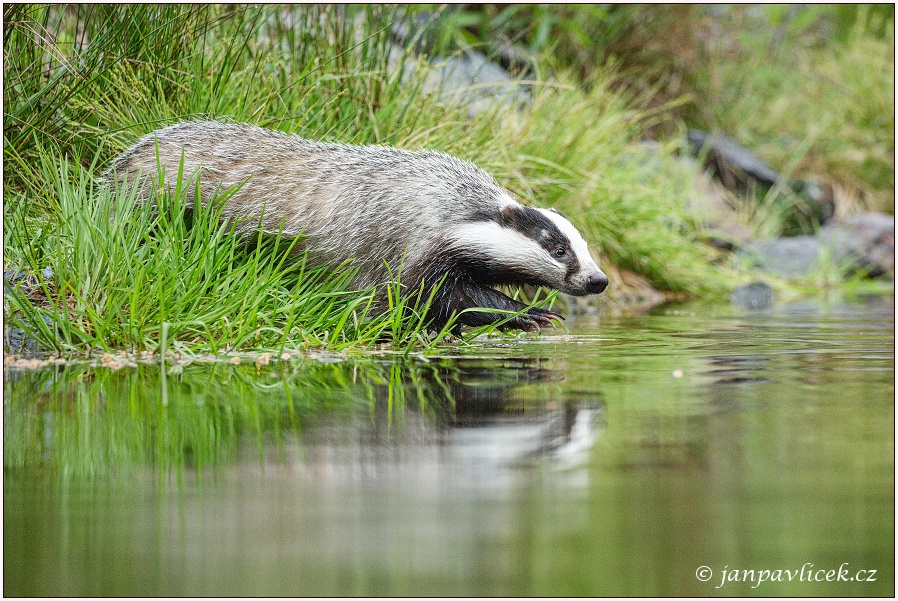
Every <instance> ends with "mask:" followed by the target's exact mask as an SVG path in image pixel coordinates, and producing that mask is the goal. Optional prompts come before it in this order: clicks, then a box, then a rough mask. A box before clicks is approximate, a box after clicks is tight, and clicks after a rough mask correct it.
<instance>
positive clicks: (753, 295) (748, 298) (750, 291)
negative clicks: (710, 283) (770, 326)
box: [730, 281, 774, 311]
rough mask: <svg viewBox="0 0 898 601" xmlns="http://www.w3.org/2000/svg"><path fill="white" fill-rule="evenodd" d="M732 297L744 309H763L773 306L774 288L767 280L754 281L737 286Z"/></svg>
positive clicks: (735, 303) (734, 302)
mask: <svg viewBox="0 0 898 601" xmlns="http://www.w3.org/2000/svg"><path fill="white" fill-rule="evenodd" d="M730 299H731V300H732V301H733V304H734V305H737V306H739V307H742V308H743V309H749V310H752V311H762V310H764V309H769V308H770V307H772V306H773V301H774V295H773V288H771V287H770V285H769V284H767V283H765V282H761V281H757V282H752V283H751V284H746V285H745V286H739V287H738V288H736V289H735V290H734V291H733V295H732V296H731V297H730Z"/></svg>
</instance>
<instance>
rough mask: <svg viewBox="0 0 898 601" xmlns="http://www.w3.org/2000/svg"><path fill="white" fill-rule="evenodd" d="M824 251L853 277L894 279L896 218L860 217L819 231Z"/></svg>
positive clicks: (851, 217)
mask: <svg viewBox="0 0 898 601" xmlns="http://www.w3.org/2000/svg"><path fill="white" fill-rule="evenodd" d="M819 238H820V241H821V243H822V244H823V246H824V248H827V249H829V250H830V251H831V252H832V255H833V259H834V260H835V261H837V262H838V263H840V264H845V265H846V266H847V267H848V269H849V270H850V271H851V272H852V273H860V274H865V275H867V276H869V277H881V276H886V275H891V277H893V278H894V277H895V217H893V216H891V215H885V214H883V213H858V214H855V215H849V216H848V217H845V218H843V219H840V220H839V221H837V222H833V223H829V224H827V225H826V226H824V227H823V228H822V229H821V230H820V234H819Z"/></svg>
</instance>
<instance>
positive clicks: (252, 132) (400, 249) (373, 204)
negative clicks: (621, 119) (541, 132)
mask: <svg viewBox="0 0 898 601" xmlns="http://www.w3.org/2000/svg"><path fill="white" fill-rule="evenodd" d="M157 149H158V150H157ZM157 153H158V154H157ZM182 156H183V161H184V176H185V180H187V178H191V179H190V180H189V181H190V184H189V185H185V188H186V191H187V195H188V202H190V203H193V202H195V201H196V199H195V198H193V196H194V189H195V179H193V178H195V177H197V176H198V177H199V179H200V194H201V200H202V201H203V202H206V201H208V200H209V199H210V198H212V197H214V196H215V195H216V193H220V192H221V191H222V190H224V189H227V188H231V187H233V186H240V187H239V189H238V190H237V191H236V192H235V193H234V195H233V196H232V197H231V198H230V199H229V200H228V201H227V203H226V205H225V207H224V209H223V218H225V219H228V220H231V221H233V222H235V223H236V224H237V226H236V227H237V232H238V234H240V235H242V236H248V235H250V234H251V233H253V232H256V231H258V230H259V228H260V227H261V229H262V230H263V231H264V232H267V233H271V234H275V233H277V232H278V231H283V234H284V235H285V236H287V237H295V236H302V241H301V243H302V245H303V248H304V249H306V250H308V252H309V260H310V262H311V264H314V265H326V266H331V267H339V266H340V265H343V264H344V263H345V262H347V261H351V267H352V268H354V269H356V270H357V272H356V273H357V275H356V276H355V279H354V281H353V285H354V286H356V287H358V288H359V289H363V288H368V287H370V286H381V285H383V284H385V283H387V282H388V281H389V280H390V279H391V278H390V272H389V270H388V269H387V266H386V265H385V263H384V261H386V262H387V263H389V265H390V269H392V270H393V274H394V276H395V273H396V272H397V271H398V269H399V267H400V264H401V265H402V283H403V286H404V288H405V289H411V290H412V292H416V291H417V289H418V287H419V286H420V285H421V284H422V283H423V284H424V286H425V298H427V296H428V295H429V291H430V290H431V289H432V288H433V286H434V285H435V284H436V283H437V282H439V281H440V280H441V279H442V278H443V277H444V276H445V282H444V284H443V286H442V287H441V289H440V292H439V293H438V295H437V297H436V299H435V302H434V309H433V310H432V317H433V318H434V320H435V325H436V327H440V326H441V325H442V324H443V323H445V321H446V320H447V319H448V318H449V316H450V315H451V314H452V313H453V312H459V311H462V310H464V309H467V308H470V307H474V306H480V307H493V308H499V309H506V310H514V311H517V310H520V309H523V308H524V305H522V304H521V303H518V302H517V301H514V300H512V299H510V298H508V297H507V296H505V295H503V294H501V293H499V292H497V291H495V290H492V289H491V288H490V286H494V285H500V284H535V285H547V286H550V287H553V288H556V289H560V290H563V291H565V292H569V293H571V294H590V293H598V292H601V291H602V290H603V289H604V288H605V286H606V285H607V278H606V277H605V276H604V274H602V273H601V271H599V269H598V267H596V265H595V263H594V262H593V261H592V259H591V258H590V257H589V253H588V250H587V249H586V245H585V243H583V241H582V237H580V236H579V234H578V233H577V232H576V230H575V229H574V228H573V226H571V225H570V223H569V222H568V221H567V220H566V219H564V218H563V217H561V216H560V215H558V214H557V213H554V212H551V211H546V210H543V209H532V208H529V207H525V206H523V205H521V204H520V203H518V202H517V201H515V200H514V199H513V198H512V197H511V195H510V193H509V192H508V191H506V190H505V189H503V188H502V187H501V186H500V185H499V184H498V183H497V182H496V181H495V180H494V179H493V178H492V177H491V176H490V175H488V174H487V173H486V172H484V171H483V170H481V169H480V168H478V167H476V166H474V165H472V164H471V163H467V162H465V161H461V160H459V159H456V158H453V157H450V156H448V155H445V154H442V153H438V152H431V151H409V150H401V149H397V148H390V147H385V146H350V145H344V144H333V143H323V142H315V141H311V140H306V139H303V138H300V137H298V136H295V135H289V134H284V133H280V132H275V131H271V130H268V129H263V128H261V127H256V126H253V125H245V124H226V123H220V122H215V121H198V122H187V123H181V124H178V125H173V126H171V127H167V128H165V129H162V130H159V131H156V132H153V133H151V134H149V135H147V136H145V137H144V138H142V139H141V140H140V141H138V142H137V144H136V145H135V146H134V147H132V148H131V149H130V150H128V151H126V152H125V153H123V154H122V155H121V156H119V157H118V158H116V159H115V160H114V162H113V164H112V166H111V168H110V170H109V172H108V175H107V180H108V182H109V183H110V184H115V187H116V188H119V187H121V186H122V184H124V183H125V182H127V183H128V185H129V186H134V185H136V186H139V191H138V197H139V198H140V199H141V200H144V201H148V200H150V199H151V198H152V197H153V194H154V189H153V188H154V186H155V185H156V183H157V182H158V181H159V178H158V175H157V163H158V164H159V165H161V166H162V167H163V168H164V172H165V177H164V180H165V185H166V186H168V187H174V182H175V179H176V177H177V174H178V171H179V167H180V163H181V160H182ZM260 217H262V219H261V223H260ZM559 228H560V229H559ZM572 242H573V246H572ZM558 248H563V249H567V254H566V255H565V254H564V252H563V250H558ZM550 253H555V255H554V256H550ZM559 256H560V257H561V258H558V257H559ZM503 318H504V317H503V316H501V315H496V314H489V313H484V312H469V313H467V314H465V315H462V317H461V319H460V321H461V322H462V323H464V324H467V325H481V324H485V323H494V322H496V321H498V320H501V319H503ZM559 318H560V316H558V315H557V314H555V313H551V312H548V311H541V310H538V309H533V310H531V311H530V313H529V314H528V315H524V316H522V317H521V318H519V319H516V320H514V321H512V322H510V323H509V324H508V325H507V326H506V327H510V328H520V329H525V330H535V329H538V328H539V326H540V325H547V324H551V320H552V319H559Z"/></svg>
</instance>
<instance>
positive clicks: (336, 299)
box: [4, 160, 451, 353]
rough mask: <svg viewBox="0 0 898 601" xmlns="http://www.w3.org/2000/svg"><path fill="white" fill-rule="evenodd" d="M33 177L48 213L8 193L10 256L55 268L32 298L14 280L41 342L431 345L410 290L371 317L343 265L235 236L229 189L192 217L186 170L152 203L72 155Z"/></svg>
mask: <svg viewBox="0 0 898 601" xmlns="http://www.w3.org/2000/svg"><path fill="white" fill-rule="evenodd" d="M41 174H42V177H43V178H44V181H45V182H49V184H50V187H51V189H50V190H48V196H49V198H48V199H47V202H50V203H58V204H56V205H55V211H54V214H55V218H56V221H55V222H45V224H46V226H45V227H44V228H38V227H37V226H36V225H35V223H34V222H33V221H31V220H29V218H28V216H27V209H26V207H27V199H26V197H25V196H24V195H23V196H20V197H18V198H14V199H11V200H12V202H9V203H8V204H7V209H6V211H7V213H6V215H5V219H4V221H5V225H6V235H7V261H10V262H13V263H15V264H17V265H19V266H24V267H26V271H30V272H32V273H38V272H42V271H44V270H45V269H46V268H48V267H49V268H50V271H51V272H52V276H51V277H49V278H44V277H41V278H40V282H39V286H38V289H37V290H32V291H31V293H30V294H26V293H25V291H24V290H23V289H21V288H17V287H13V288H12V290H11V291H10V292H9V293H8V294H7V300H8V301H9V303H10V305H11V307H12V309H13V311H11V313H10V317H11V321H12V322H13V323H14V324H18V325H20V326H23V327H25V328H27V329H29V330H35V329H36V331H35V332H34V333H35V335H36V337H37V338H38V340H39V341H40V342H41V343H42V344H43V345H44V346H45V347H46V348H48V349H54V350H57V351H74V352H78V351H85V350H89V349H96V350H103V351H112V350H118V349H124V350H128V351H135V352H136V351H159V352H163V353H164V352H166V351H173V352H182V353H197V352H206V353H220V352H226V351H231V350H238V349H261V350H271V351H276V352H279V353H280V352H284V351H285V350H292V349H297V348H299V349H308V348H328V349H335V350H339V349H343V348H346V347H348V346H351V347H363V348H364V347H372V346H374V345H377V344H383V343H389V344H390V346H392V347H393V348H399V349H402V348H412V347H418V346H423V347H424V348H427V347H429V346H431V345H432V344H433V342H434V341H435V340H436V338H435V337H432V336H429V335H428V334H427V325H428V323H427V322H426V321H425V319H424V312H426V310H427V307H428V303H421V304H420V307H418V309H417V310H414V309H413V308H412V307H411V305H410V303H411V302H412V301H413V300H416V299H414V298H413V297H412V298H405V297H403V298H395V295H391V297H390V298H391V301H390V306H389V310H388V311H386V312H378V311H376V310H375V300H374V291H373V290H368V291H360V292H355V291H351V290H350V289H349V286H348V281H349V279H350V278H351V276H352V272H351V270H349V269H346V270H342V271H339V272H336V273H335V272H331V271H325V270H322V269H320V268H319V269H311V268H308V267H307V265H306V261H305V258H304V256H303V255H301V254H298V253H295V252H291V251H292V250H293V246H294V245H295V242H296V240H292V241H289V240H281V239H280V238H279V237H273V238H270V239H263V238H262V237H257V238H256V239H254V240H252V241H250V242H244V241H241V239H240V238H239V237H238V236H236V235H233V228H234V226H235V225H236V224H231V225H228V224H227V223H223V222H222V221H221V220H220V213H221V209H222V207H223V204H224V203H225V202H227V199H228V197H229V196H230V195H231V194H232V193H233V192H234V190H233V189H232V190H228V191H225V192H224V193H223V194H222V195H221V196H220V197H218V198H217V199H216V200H215V201H214V202H210V203H209V204H208V205H207V206H197V207H194V208H193V210H192V211H188V210H187V203H186V193H187V190H186V189H184V187H183V186H182V179H183V178H182V177H181V175H182V174H180V173H179V177H178V179H177V185H176V187H175V190H174V191H173V192H172V193H170V194H169V193H162V194H160V195H158V196H157V197H156V198H155V202H154V203H138V202H136V201H135V195H134V193H133V192H132V193H124V192H122V191H115V193H113V191H111V190H108V189H105V188H103V187H99V186H97V185H95V183H94V178H93V171H92V170H91V169H90V168H87V169H85V168H82V167H80V166H79V165H78V164H70V163H69V162H68V161H66V160H59V161H57V162H52V161H46V162H44V163H43V165H42V172H41ZM113 198H115V201H114V202H113ZM398 286H399V284H398V283H397V284H396V287H397V289H398ZM425 300H427V299H425ZM44 317H46V318H47V319H44ZM449 325H450V326H451V324H449Z"/></svg>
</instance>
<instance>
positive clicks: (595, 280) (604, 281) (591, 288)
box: [586, 271, 608, 294]
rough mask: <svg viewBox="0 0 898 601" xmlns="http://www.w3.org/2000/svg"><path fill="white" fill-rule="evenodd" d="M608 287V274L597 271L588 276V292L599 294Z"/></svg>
mask: <svg viewBox="0 0 898 601" xmlns="http://www.w3.org/2000/svg"><path fill="white" fill-rule="evenodd" d="M607 287H608V276H607V275H605V274H604V273H602V272H601V271H597V272H595V273H594V274H592V275H591V276H589V277H588V278H586V292H588V293H589V294H599V293H600V292H602V291H603V290H605V288H607Z"/></svg>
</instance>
